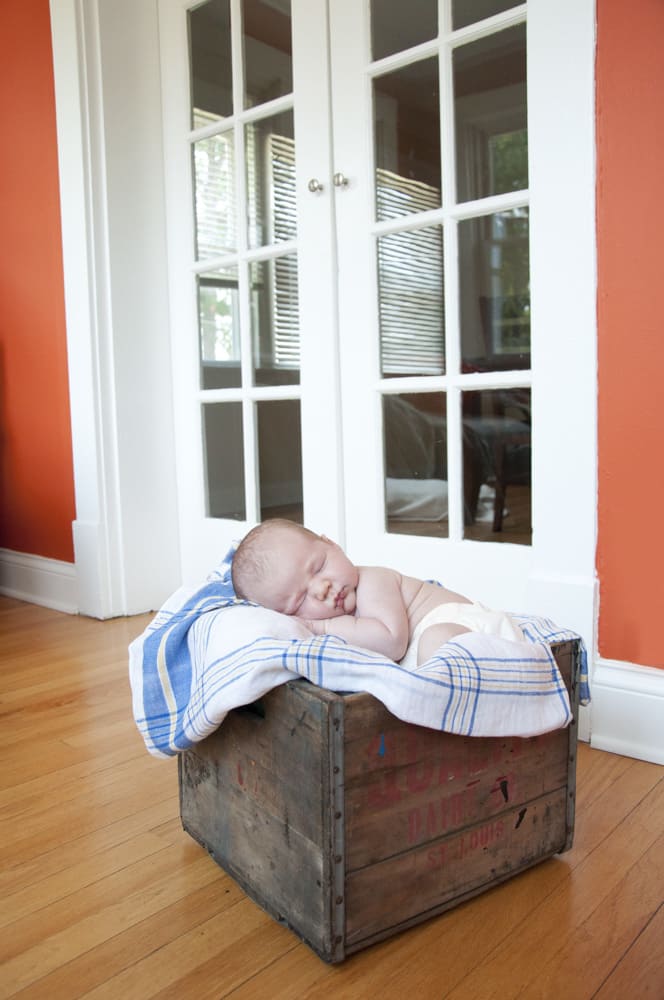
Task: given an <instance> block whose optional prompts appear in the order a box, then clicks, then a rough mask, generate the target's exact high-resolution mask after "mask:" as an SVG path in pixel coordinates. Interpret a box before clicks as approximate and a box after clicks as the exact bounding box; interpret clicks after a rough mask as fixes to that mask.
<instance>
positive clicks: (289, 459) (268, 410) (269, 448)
mask: <svg viewBox="0 0 664 1000" xmlns="http://www.w3.org/2000/svg"><path fill="white" fill-rule="evenodd" d="M256 414H257V423H258V476H259V490H260V511H261V520H265V518H267V517H287V518H289V519H290V520H291V521H297V522H298V524H303V523H304V507H303V504H302V444H301V436H302V435H301V425H300V401H299V399H276V400H271V401H269V402H260V403H257V404H256Z"/></svg>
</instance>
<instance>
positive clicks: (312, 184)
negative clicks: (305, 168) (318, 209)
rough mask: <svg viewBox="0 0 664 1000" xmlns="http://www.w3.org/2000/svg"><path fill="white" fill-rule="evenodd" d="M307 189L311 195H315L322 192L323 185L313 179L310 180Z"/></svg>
mask: <svg viewBox="0 0 664 1000" xmlns="http://www.w3.org/2000/svg"><path fill="white" fill-rule="evenodd" d="M307 187H308V188H309V190H310V191H311V193H312V194H317V193H318V192H319V191H322V190H323V185H322V184H321V182H320V181H319V180H317V179H316V178H315V177H312V178H311V180H310V181H309V183H308V184H307Z"/></svg>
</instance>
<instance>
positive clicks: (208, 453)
mask: <svg viewBox="0 0 664 1000" xmlns="http://www.w3.org/2000/svg"><path fill="white" fill-rule="evenodd" d="M203 448H204V460H205V483H206V501H207V503H206V514H207V516H208V517H225V518H230V519H231V520H233V521H244V520H246V502H245V494H244V461H243V459H244V456H243V434H242V403H207V404H206V405H204V406H203Z"/></svg>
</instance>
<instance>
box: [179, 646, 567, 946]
mask: <svg viewBox="0 0 664 1000" xmlns="http://www.w3.org/2000/svg"><path fill="white" fill-rule="evenodd" d="M554 654H555V657H556V660H557V662H558V665H559V667H560V669H561V672H562V674H563V677H564V678H565V681H566V683H567V685H568V687H569V689H570V694H571V700H572V708H573V712H574V717H575V721H574V722H573V723H572V724H571V725H570V726H569V727H568V728H567V729H561V730H557V731H555V732H552V733H547V734H546V735H544V736H538V737H534V738H530V739H518V738H491V739H486V738H469V737H463V736H453V735H450V734H448V733H440V732H435V731H433V730H431V729H425V728H422V727H420V726H413V725H408V724H406V723H403V722H400V721H399V720H398V719H396V718H395V717H394V716H393V715H391V714H390V713H389V712H388V711H387V709H385V708H384V706H383V705H382V704H381V703H380V702H379V701H377V700H376V699H374V698H373V697H371V696H370V695H367V694H345V695H344V694H334V693H332V692H330V691H325V690H322V689H320V688H317V687H314V686H313V685H311V684H309V683H308V682H306V681H304V680H297V681H291V682H289V683H288V684H285V685H283V686H282V687H279V688H276V689H275V690H274V691H271V692H270V693H269V694H268V695H266V696H265V698H264V699H262V701H261V702H260V703H256V704H255V705H253V706H250V707H249V708H247V709H239V710H236V711H234V712H232V713H230V715H229V716H228V717H227V719H226V720H225V721H224V723H223V725H222V726H221V728H220V729H219V730H218V731H217V732H216V733H214V734H213V735H212V736H210V737H208V738H207V739H206V740H204V741H203V742H202V743H199V744H197V745H196V746H195V748H194V749H192V750H189V751H187V752H186V753H183V754H182V755H181V756H180V761H179V776H180V812H181V817H182V823H183V826H184V829H185V830H186V831H187V832H188V833H189V834H191V836H192V837H194V838H195V839H196V840H198V841H199V842H200V843H201V844H202V845H203V846H204V847H205V848H206V849H207V850H208V851H209V852H210V854H211V855H212V857H213V858H214V859H215V861H217V862H218V863H219V864H220V865H221V866H222V867H223V868H224V869H225V870H226V871H227V872H228V873H229V874H230V875H232V876H233V878H234V879H236V880H237V882H238V883H239V884H240V885H241V886H242V888H243V889H244V890H245V891H246V892H247V893H248V895H249V896H251V897H252V899H254V900H255V901H256V902H257V903H259V904H260V905H261V906H262V907H263V908H264V909H265V910H267V911H268V913H270V914H271V915H272V916H273V917H275V918H276V919H277V920H280V921H282V922H283V923H285V924H286V925H287V926H288V927H290V928H291V929H292V930H293V931H295V932H296V933H297V934H298V935H299V936H300V937H301V938H302V939H303V940H304V941H306V942H307V944H309V945H310V946H311V947H312V948H313V949H314V951H315V952H317V953H318V955H320V957H321V958H323V959H324V960H325V961H329V962H339V961H342V960H343V959H344V958H345V957H346V956H347V955H349V954H351V953H352V952H355V951H358V950H359V949H361V948H365V947H366V946H367V945H370V944H372V943H374V942H375V941H378V940H380V939H381V938H385V937H387V936H389V935H391V934H394V933H396V932H398V931H400V930H403V929H404V928H406V927H409V926H411V925H413V924H416V923H418V922H419V921H422V920H425V919H427V918H428V917H431V916H433V915H435V914H438V913H441V912H442V911H443V910H446V909H449V908H450V907H452V906H455V905H457V904H458V903H460V902H463V901H464V900H467V899H469V898H470V897H471V896H474V895H476V894H478V893H480V892H483V891H484V890H485V889H489V888H491V887H492V886H494V885H496V884H497V883H499V882H502V881H504V880H505V879H507V878H510V877H511V876H512V875H515V874H517V873H518V872H520V871H523V870H524V869H525V868H528V867H530V866H531V865H533V864H535V863H537V862H539V861H542V860H543V859H545V858H548V857H550V856H551V855H553V854H557V853H559V852H561V851H565V850H567V849H568V848H569V847H570V846H571V843H572V834H573V827H574V794H575V768H576V714H577V704H578V701H577V696H576V676H577V671H578V660H579V650H578V643H577V642H565V643H560V644H558V645H557V646H556V647H554Z"/></svg>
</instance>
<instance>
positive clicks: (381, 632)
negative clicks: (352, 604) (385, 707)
mask: <svg viewBox="0 0 664 1000" xmlns="http://www.w3.org/2000/svg"><path fill="white" fill-rule="evenodd" d="M305 624H306V625H308V627H309V628H310V629H311V630H312V632H315V634H316V635H338V636H340V637H341V638H342V639H345V640H346V641H347V642H350V643H352V644H353V645H354V646H365V647H366V648H367V649H372V650H374V652H376V653H382V654H383V655H384V656H389V658H390V659H391V660H400V659H401V658H402V656H403V655H404V653H405V652H406V648H407V646H408V615H407V613H406V606H405V604H404V600H403V596H402V593H401V577H400V576H399V574H398V573H396V572H395V571H394V570H392V569H385V568H383V567H379V566H363V567H362V568H361V569H360V581H359V584H358V588H357V608H356V612H355V615H339V617H338V618H320V619H317V620H313V621H309V620H307V621H306V622H305Z"/></svg>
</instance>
